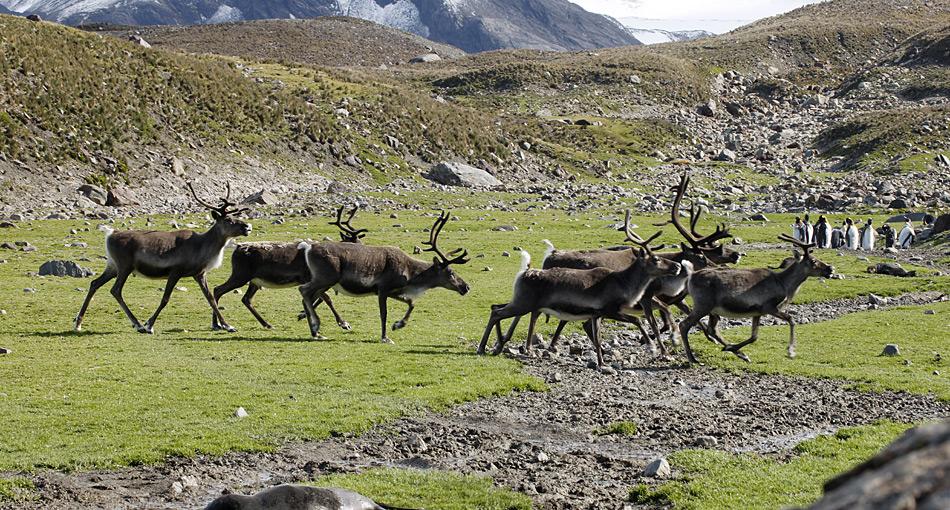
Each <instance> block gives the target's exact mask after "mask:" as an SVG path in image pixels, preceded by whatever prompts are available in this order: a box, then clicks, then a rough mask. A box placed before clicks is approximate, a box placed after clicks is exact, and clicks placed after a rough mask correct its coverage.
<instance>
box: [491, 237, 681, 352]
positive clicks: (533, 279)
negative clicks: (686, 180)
mask: <svg viewBox="0 0 950 510" xmlns="http://www.w3.org/2000/svg"><path fill="white" fill-rule="evenodd" d="M658 235H659V234H657V235H655V236H653V237H651V238H650V239H649V240H648V241H647V242H646V243H644V247H643V248H641V249H639V250H637V251H636V256H635V257H632V258H631V259H630V260H631V262H630V263H629V265H628V266H627V267H625V268H623V269H621V270H616V271H615V270H612V269H608V268H605V267H596V268H593V269H569V268H553V269H529V267H530V262H531V256H530V255H528V253H527V252H525V251H522V252H521V260H522V264H521V270H520V271H519V273H518V275H517V276H516V277H515V285H514V296H513V297H512V299H511V301H510V302H509V303H508V304H505V305H500V306H493V307H492V310H491V315H490V317H489V319H488V325H487V326H486V328H485V333H484V335H483V336H482V340H481V342H480V343H479V345H478V351H477V352H478V354H484V353H485V346H486V344H487V343H488V337H489V336H490V335H491V332H492V330H493V329H495V330H498V323H499V322H500V321H502V320H504V319H507V318H512V317H519V316H522V315H528V314H530V319H529V323H528V338H529V342H528V344H527V347H528V348H529V349H530V339H531V338H532V336H534V328H535V324H536V323H537V320H538V317H539V316H540V315H541V314H542V313H543V314H548V315H552V316H554V317H557V318H559V319H561V320H564V321H577V320H581V321H590V323H589V325H588V327H587V328H588V335H589V336H590V337H591V341H592V342H593V343H594V348H595V349H596V351H597V363H598V365H603V361H604V359H603V350H602V349H601V344H600V337H599V335H600V332H599V330H600V328H599V319H601V318H603V317H606V318H610V319H614V320H621V321H625V322H626V321H629V314H630V313H632V312H633V311H634V307H635V306H636V304H637V303H638V302H640V300H641V298H642V297H643V293H644V292H645V291H646V289H647V287H648V286H649V284H650V282H652V281H653V280H654V279H655V278H658V277H663V276H673V275H677V274H679V272H680V271H681V270H682V268H681V266H680V264H678V263H676V262H672V261H669V260H666V259H663V258H660V257H658V256H656V255H655V254H653V253H652V252H651V251H650V248H649V246H647V244H648V243H649V242H650V241H652V240H653V239H655V238H656V237H657V236H658ZM630 251H634V250H633V248H630ZM499 334H500V332H499ZM507 340H508V338H499V343H498V345H496V347H495V351H494V352H495V354H498V353H499V352H500V351H501V349H502V348H503V346H504V342H505V341H507Z"/></svg>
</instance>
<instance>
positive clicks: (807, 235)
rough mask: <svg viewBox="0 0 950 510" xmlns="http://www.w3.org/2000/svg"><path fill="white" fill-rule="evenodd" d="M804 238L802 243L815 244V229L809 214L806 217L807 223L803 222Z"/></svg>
mask: <svg viewBox="0 0 950 510" xmlns="http://www.w3.org/2000/svg"><path fill="white" fill-rule="evenodd" d="M802 237H803V239H802V241H804V242H805V243H808V244H811V243H813V242H815V227H814V226H813V225H812V224H811V220H809V219H808V215H807V214H806V215H805V221H803V222H802Z"/></svg>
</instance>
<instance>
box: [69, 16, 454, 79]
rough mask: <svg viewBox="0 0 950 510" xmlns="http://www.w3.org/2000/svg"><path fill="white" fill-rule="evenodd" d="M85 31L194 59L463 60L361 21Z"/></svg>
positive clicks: (335, 19)
mask: <svg viewBox="0 0 950 510" xmlns="http://www.w3.org/2000/svg"><path fill="white" fill-rule="evenodd" d="M81 28H84V29H86V30H91V31H97V32H100V33H104V34H109V35H114V36H118V37H121V38H128V37H130V36H139V37H142V38H143V39H145V40H146V41H147V42H148V43H149V44H151V45H152V46H155V47H161V48H169V49H174V50H181V51H185V52H190V53H211V54H216V55H232V56H236V57H243V58H246V59H251V60H265V61H289V62H297V63H302V64H313V65H323V66H344V67H345V66H370V67H376V66H380V65H386V66H393V65H398V64H405V63H408V62H409V61H410V60H411V59H413V58H415V57H417V56H420V55H424V54H428V53H436V54H438V55H439V56H440V57H441V58H454V57H459V56H462V55H464V54H465V52H463V51H462V50H460V49H458V48H455V47H453V46H449V45H446V44H439V43H435V42H432V41H430V40H428V39H424V38H422V37H419V36H417V35H414V34H409V33H407V32H402V31H399V30H396V29H393V28H389V27H386V26H383V25H378V24H376V23H373V22H371V21H366V20H362V19H358V18H340V17H323V18H313V19H305V20H259V21H244V22H238V23H221V24H214V25H187V26H169V25H165V26H146V27H116V26H101V25H85V26H83V27H81Z"/></svg>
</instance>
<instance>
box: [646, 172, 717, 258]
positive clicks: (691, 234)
mask: <svg viewBox="0 0 950 510" xmlns="http://www.w3.org/2000/svg"><path fill="white" fill-rule="evenodd" d="M689 179H690V178H689V173H688V172H683V175H682V176H681V177H680V182H679V184H677V185H676V186H674V187H673V190H674V192H675V193H676V197H675V198H674V199H673V207H672V208H671V210H670V221H669V222H666V223H661V224H658V225H657V226H663V225H666V224H672V225H673V226H674V227H676V230H677V231H679V233H680V235H682V236H683V238H684V239H686V241H687V242H689V244H690V245H691V246H692V247H693V248H694V249H697V250H701V249H704V248H709V247H713V245H714V244H715V243H716V242H717V241H721V240H722V239H726V238H729V237H732V234H730V233H729V228H728V227H726V224H725V223H723V224H722V225H719V226H717V227H716V231H715V232H713V233H712V234H709V235H708V236H703V235H701V234H699V233H698V232H696V224H697V223H699V216H700V214H702V211H701V210H699V209H698V208H697V207H696V206H695V205H694V204H692V205H690V213H689V227H690V229H689V230H686V228H685V227H684V226H683V225H682V224H681V223H680V217H679V216H680V205H681V204H682V203H683V197H684V196H686V188H688V187H689Z"/></svg>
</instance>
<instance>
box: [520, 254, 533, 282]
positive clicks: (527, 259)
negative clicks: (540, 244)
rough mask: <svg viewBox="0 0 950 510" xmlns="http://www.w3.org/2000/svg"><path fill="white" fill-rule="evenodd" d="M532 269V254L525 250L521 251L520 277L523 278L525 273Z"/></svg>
mask: <svg viewBox="0 0 950 510" xmlns="http://www.w3.org/2000/svg"><path fill="white" fill-rule="evenodd" d="M530 268H531V254H530V253H528V252H527V251H525V250H521V269H519V270H518V276H521V275H522V274H523V273H524V272H525V271H527V270H528V269H530Z"/></svg>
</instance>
